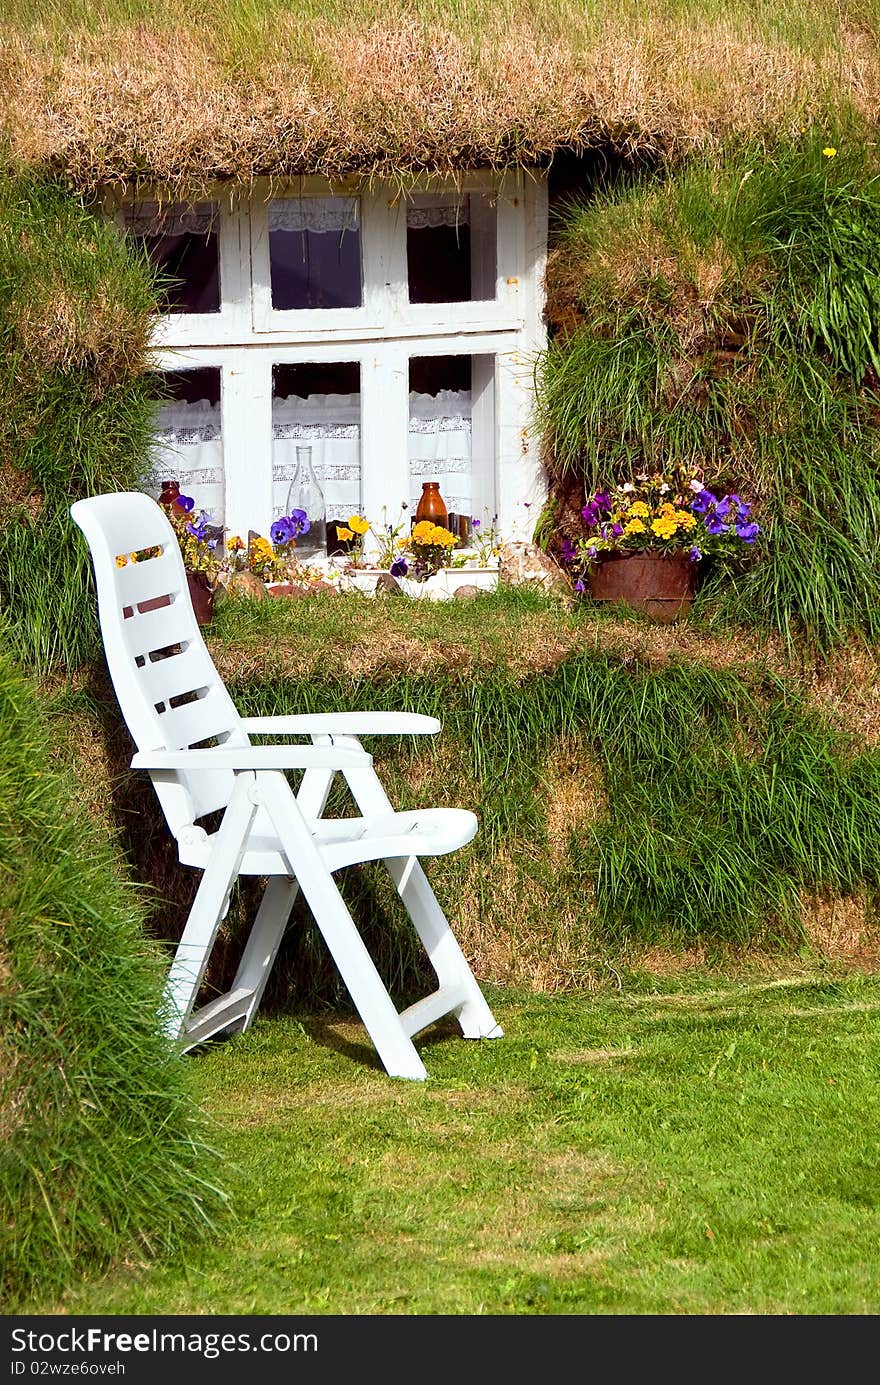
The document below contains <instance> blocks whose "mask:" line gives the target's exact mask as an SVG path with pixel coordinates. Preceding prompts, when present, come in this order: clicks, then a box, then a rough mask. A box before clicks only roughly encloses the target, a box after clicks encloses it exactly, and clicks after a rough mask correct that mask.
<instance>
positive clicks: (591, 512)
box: [581, 500, 600, 527]
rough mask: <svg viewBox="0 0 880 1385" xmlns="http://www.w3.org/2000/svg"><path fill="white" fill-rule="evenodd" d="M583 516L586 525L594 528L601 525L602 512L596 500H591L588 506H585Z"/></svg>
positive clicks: (582, 511)
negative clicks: (595, 525) (600, 515)
mask: <svg viewBox="0 0 880 1385" xmlns="http://www.w3.org/2000/svg"><path fill="white" fill-rule="evenodd" d="M581 514H582V515H583V518H584V523H585V524H589V525H590V526H591V527H592V525H594V524H598V523H599V514H600V511H599V506H598V505H597V504H596V502H595V500H591V501H590V502H589V503H588V504H587V505H585V506H584V508H583V509H582V510H581Z"/></svg>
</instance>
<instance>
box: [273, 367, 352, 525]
mask: <svg viewBox="0 0 880 1385" xmlns="http://www.w3.org/2000/svg"><path fill="white" fill-rule="evenodd" d="M304 447H307V448H309V455H308V461H309V463H310V464H311V466H312V469H313V470H314V473H315V477H316V480H317V482H318V484H319V486H320V488H321V491H322V492H323V498H324V519H325V524H326V532H325V534H324V535H322V542H323V543H324V545H325V546H326V545H327V544H328V543H329V544H330V545H331V546H335V539H336V523H335V521H339V522H340V523H343V522H345V521H346V520H347V519H348V517H349V515H351V514H353V513H355V512H356V511H358V510H359V509H360V508H361V386H360V367H359V365H358V364H357V362H356V361H339V362H334V363H333V364H331V365H312V364H308V365H306V364H303V365H275V366H274V367H273V369H272V515H273V518H275V519H277V518H278V516H279V515H283V514H287V513H288V512H289V509H290V506H289V505H288V491H289V488H290V483H291V482H292V480H293V478H294V473H295V470H296V464H297V452H298V451H301V450H302V449H303V448H304Z"/></svg>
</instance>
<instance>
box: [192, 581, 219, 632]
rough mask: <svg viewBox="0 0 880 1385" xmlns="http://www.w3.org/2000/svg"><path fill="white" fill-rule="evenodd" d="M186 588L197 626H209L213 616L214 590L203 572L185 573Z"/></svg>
mask: <svg viewBox="0 0 880 1385" xmlns="http://www.w3.org/2000/svg"><path fill="white" fill-rule="evenodd" d="M186 581H187V586H188V587H189V596H190V600H191V601H192V605H193V610H194V611H195V613H196V620H197V621H198V623H199V625H207V624H209V622H210V620H211V617H212V616H213V614H214V588H213V587H212V586H211V583H210V582H209V581H208V579H207V577H206V576H205V574H204V573H203V572H187V574H186Z"/></svg>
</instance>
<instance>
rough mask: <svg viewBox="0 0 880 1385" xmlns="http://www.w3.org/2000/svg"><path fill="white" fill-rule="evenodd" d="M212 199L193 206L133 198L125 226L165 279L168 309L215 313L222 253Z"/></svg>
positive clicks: (171, 311) (218, 304) (126, 212)
mask: <svg viewBox="0 0 880 1385" xmlns="http://www.w3.org/2000/svg"><path fill="white" fill-rule="evenodd" d="M218 219H219V218H218V209H217V205H216V203H214V202H197V203H195V204H193V205H191V206H187V205H185V204H184V205H181V204H179V203H178V204H173V205H171V206H166V207H163V206H162V205H161V204H160V203H158V202H134V203H132V204H131V205H130V206H129V207H127V208H126V211H125V229H126V231H127V233H128V235H129V236H131V238H132V239H133V240H134V241H135V243H136V244H138V245H140V246H141V248H142V249H143V250H144V251H145V252H146V254H147V255H148V256H149V258H150V259H151V260H152V262H153V264H154V265H155V266H156V267H157V269H159V270H161V272H162V276H163V279H164V280H165V282H166V288H165V293H164V301H163V308H164V311H165V312H169V313H219V311H220V252H219V242H218V235H217V228H218Z"/></svg>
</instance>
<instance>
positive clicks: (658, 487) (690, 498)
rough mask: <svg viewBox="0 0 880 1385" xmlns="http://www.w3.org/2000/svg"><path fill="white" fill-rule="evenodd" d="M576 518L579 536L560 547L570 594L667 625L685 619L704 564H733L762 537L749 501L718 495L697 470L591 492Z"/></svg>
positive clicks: (645, 476) (639, 477) (646, 476)
mask: <svg viewBox="0 0 880 1385" xmlns="http://www.w3.org/2000/svg"><path fill="white" fill-rule="evenodd" d="M581 517H582V520H583V525H584V532H583V533H582V534H581V535H579V536H578V538H577V539H576V540H575V542H572V541H571V540H570V539H566V540H563V544H562V556H563V560H564V561H566V562H568V563H569V564H570V565H571V566H572V569H573V572H574V575H575V577H576V578H577V581H576V584H575V589H576V590H578V591H584V590H587V589H588V590H589V592H590V594H591V596H592V598H593V600H594V601H598V602H602V603H608V602H615V601H622V602H624V603H626V604H627V605H629V606H631V607H633V608H635V609H638V610H642V611H645V612H646V613H647V614H649V615H650V616H652V617H653V618H654V619H655V620H659V621H662V622H664V623H669V622H671V621H674V620H677V619H678V617H679V616H680V615H685V614H687V612H688V610H689V609H690V605H691V601H692V599H693V595H694V591H695V588H696V574H697V569H698V565H699V564H700V562H701V561H702V560H703V559H704V558H708V557H713V556H714V557H727V558H732V557H735V556H736V555H737V554H741V553H743V552H744V551H746V550H747V548H748V547H749V546H750V545H752V544H754V542H755V540H756V539H757V537H758V534H759V533H760V526H759V525H758V524H756V523H755V521H754V520H753V519H752V517H751V506H750V505H749V504H748V503H747V502H746V501H744V500H741V499H740V497H739V496H738V495H733V494H723V495H722V494H717V493H716V492H715V491H713V490H710V489H709V488H708V487H707V486H706V485H705V484H704V480H703V474H702V472H701V471H700V470H699V469H697V468H691V469H687V468H685V467H680V466H674V467H672V468H671V469H670V470H669V471H668V472H657V471H655V472H640V473H638V474H636V475H635V477H634V478H633V479H632V480H629V481H624V482H622V483H620V484H618V485H617V486H615V487H613V488H612V487H606V488H604V489H601V490H598V491H596V492H595V494H594V495H592V496H591V497H590V499H589V500H588V501H587V503H586V505H584V507H583V509H582V511H581Z"/></svg>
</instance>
